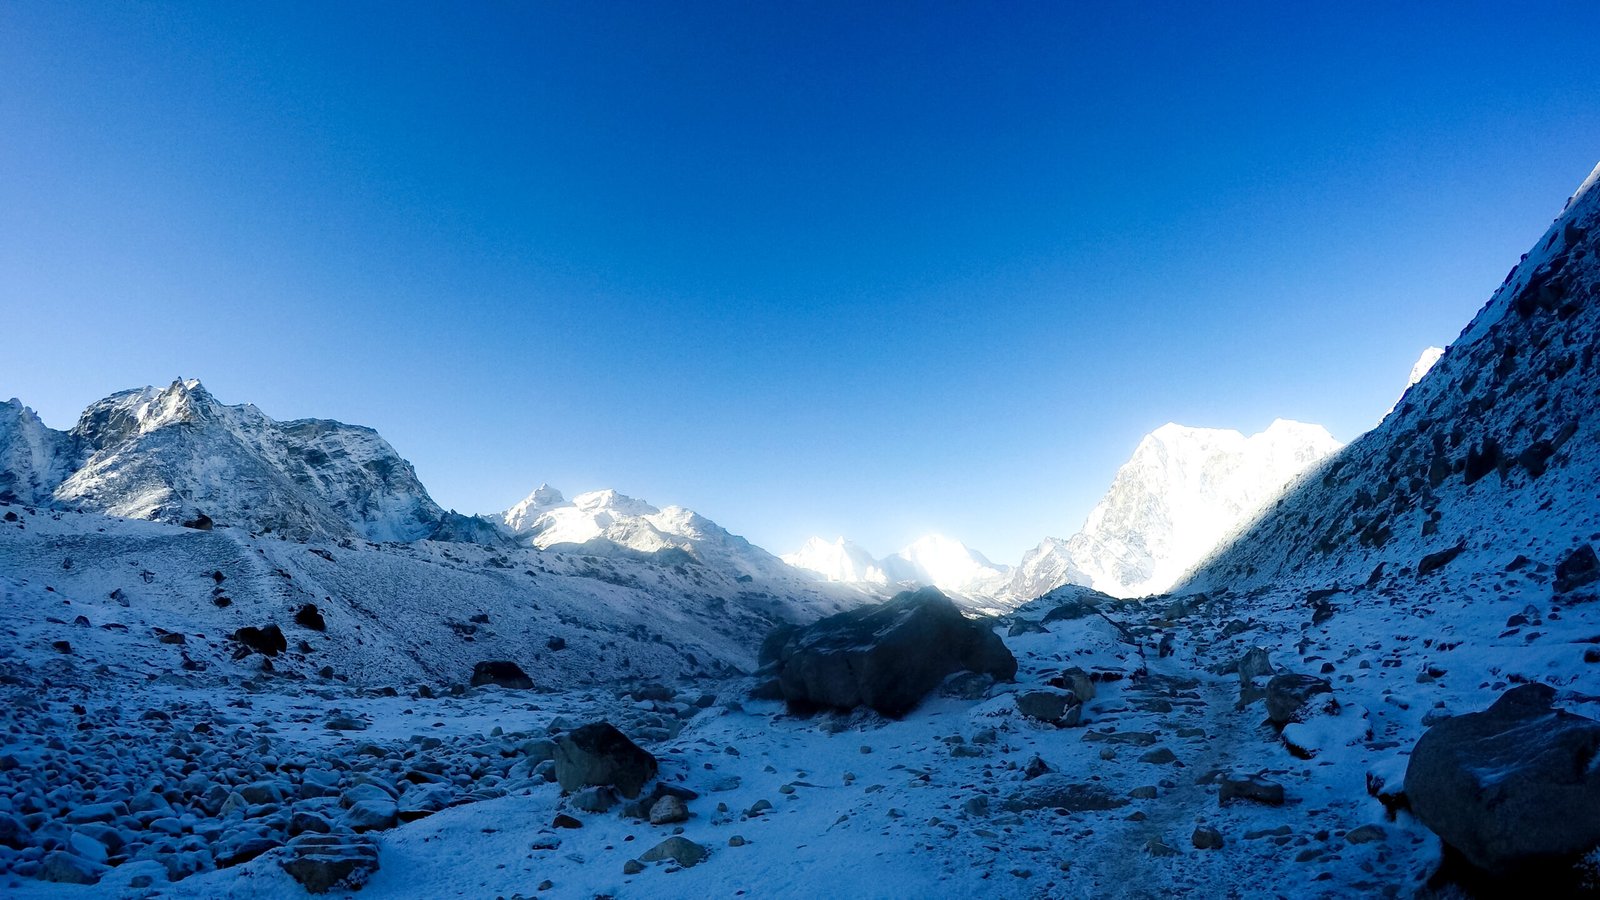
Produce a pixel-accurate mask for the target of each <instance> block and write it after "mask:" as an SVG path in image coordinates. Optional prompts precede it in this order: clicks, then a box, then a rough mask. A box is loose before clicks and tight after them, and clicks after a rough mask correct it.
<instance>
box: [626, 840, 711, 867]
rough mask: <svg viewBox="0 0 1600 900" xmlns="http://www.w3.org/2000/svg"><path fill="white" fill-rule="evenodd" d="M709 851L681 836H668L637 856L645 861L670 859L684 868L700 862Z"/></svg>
mask: <svg viewBox="0 0 1600 900" xmlns="http://www.w3.org/2000/svg"><path fill="white" fill-rule="evenodd" d="M709 854H710V851H708V850H706V848H704V847H702V846H700V845H699V844H696V843H695V842H694V841H691V840H689V839H688V838H686V837H683V836H681V835H680V836H676V837H669V838H667V839H666V840H664V841H662V842H661V843H659V844H657V845H655V846H654V847H651V848H650V849H649V850H646V851H645V852H644V854H643V855H642V856H640V857H639V858H640V859H641V860H643V861H645V862H660V861H662V860H666V859H670V860H672V861H674V862H676V863H677V864H678V865H680V866H683V867H684V868H685V869H687V868H691V867H693V866H695V865H698V864H699V863H700V862H702V861H703V860H704V859H705V858H706V856H708V855H709Z"/></svg>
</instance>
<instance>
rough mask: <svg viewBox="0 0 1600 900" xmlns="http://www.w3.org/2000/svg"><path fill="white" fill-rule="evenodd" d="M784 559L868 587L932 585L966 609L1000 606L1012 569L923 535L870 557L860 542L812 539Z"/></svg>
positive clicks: (963, 547)
mask: <svg viewBox="0 0 1600 900" xmlns="http://www.w3.org/2000/svg"><path fill="white" fill-rule="evenodd" d="M783 561H784V562H786V563H788V564H789V565H791V566H794V567H795V568H798V569H803V570H805V571H806V572H808V573H810V574H811V575H813V576H815V577H817V578H819V579H820V580H823V581H830V582H840V583H845V584H855V585H859V586H862V587H865V588H868V589H873V588H879V587H885V586H898V587H913V586H929V587H936V588H938V589H939V590H941V591H944V592H945V593H947V594H951V595H953V596H955V597H956V598H957V599H958V600H960V601H963V602H964V603H965V605H967V606H968V607H970V608H982V609H989V608H1003V607H1005V606H1006V605H1007V604H1005V603H997V602H996V601H1000V600H1002V599H1004V597H1005V595H1004V593H1003V592H1004V589H1005V586H1006V583H1007V580H1008V578H1009V577H1010V572H1011V568H1010V567H1009V566H1003V565H997V564H995V563H993V562H990V561H989V559H988V557H986V556H984V555H983V554H982V553H979V552H978V551H976V550H974V549H972V548H971V547H968V546H967V545H966V544H963V543H961V542H960V541H958V540H955V539H954V538H949V537H945V536H944V535H940V534H929V535H924V536H922V537H920V538H918V539H916V540H915V541H912V542H911V543H910V544H909V545H907V546H906V547H904V548H903V549H901V550H900V552H898V553H895V554H892V555H890V556H886V557H884V558H882V559H874V558H873V557H872V554H870V553H868V552H867V551H866V549H864V548H863V547H861V546H860V545H858V544H855V543H852V542H850V541H847V540H845V539H844V538H842V537H841V538H838V539H837V540H835V541H831V542H830V541H826V540H823V539H822V538H817V537H814V538H811V539H810V540H808V541H806V543H805V546H803V547H801V548H800V549H799V550H796V551H795V552H793V553H788V554H785V555H784V556H783Z"/></svg>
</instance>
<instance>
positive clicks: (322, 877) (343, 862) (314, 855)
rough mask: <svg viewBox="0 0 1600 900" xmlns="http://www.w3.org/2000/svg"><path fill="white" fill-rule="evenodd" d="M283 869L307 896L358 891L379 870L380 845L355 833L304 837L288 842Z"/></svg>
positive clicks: (307, 835)
mask: <svg viewBox="0 0 1600 900" xmlns="http://www.w3.org/2000/svg"><path fill="white" fill-rule="evenodd" d="M288 849H289V858H288V859H287V860H285V861H284V862H283V870H284V871H285V872H288V873H289V875H290V877H292V878H293V879H294V880H295V881H298V882H300V884H301V886H302V887H304V888H305V889H306V891H307V892H308V893H312V894H325V893H327V892H328V891H331V890H334V889H336V888H337V889H341V890H357V889H359V888H360V887H361V886H362V885H364V884H366V883H367V879H368V878H370V877H371V876H372V873H373V872H376V871H378V842H377V841H376V840H374V839H372V838H368V837H358V836H356V835H353V834H303V835H301V836H300V837H297V838H295V839H294V840H292V841H290V842H289V846H288Z"/></svg>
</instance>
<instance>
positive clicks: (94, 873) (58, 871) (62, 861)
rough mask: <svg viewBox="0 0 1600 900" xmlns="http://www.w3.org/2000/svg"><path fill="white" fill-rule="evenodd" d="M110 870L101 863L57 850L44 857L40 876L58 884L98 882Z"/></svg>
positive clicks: (44, 879) (42, 879)
mask: <svg viewBox="0 0 1600 900" xmlns="http://www.w3.org/2000/svg"><path fill="white" fill-rule="evenodd" d="M109 871H111V870H110V868H109V867H107V866H104V865H101V864H100V863H97V862H91V861H89V860H87V859H84V858H83V857H81V856H76V855H74V854H71V853H68V852H66V851H64V850H57V851H55V852H53V853H51V854H49V855H48V856H46V857H45V858H44V862H43V863H42V864H41V865H40V866H39V875H38V878H39V880H40V881H53V882H55V883H57V884H97V883H99V881H100V878H101V876H103V875H105V873H107V872H109Z"/></svg>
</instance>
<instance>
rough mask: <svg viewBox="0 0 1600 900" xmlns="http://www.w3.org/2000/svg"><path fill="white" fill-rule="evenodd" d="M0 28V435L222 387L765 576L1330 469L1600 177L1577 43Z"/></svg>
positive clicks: (1047, 10) (1587, 72)
mask: <svg viewBox="0 0 1600 900" xmlns="http://www.w3.org/2000/svg"><path fill="white" fill-rule="evenodd" d="M1224 5H1225V6H1227V7H1228V9H1227V10H1225V11H1220V12H1205V13H1202V12H1201V11H1200V8H1199V6H1197V5H1196V4H1190V3H1173V4H1163V3H1128V4H1123V3H1109V4H1108V3H1094V4H1090V3H1082V4H1074V3H1041V4H1027V3H1005V4H994V3H973V4H956V5H943V4H934V3H908V4H904V5H899V4H887V3H882V4H880V3H843V4H838V5H832V4H814V3H754V2H740V3H731V4H719V3H705V2H691V3H684V4H669V3H658V2H646V3H637V4H632V3H629V4H617V3H588V2H584V3H573V4H560V3H492V2H481V3H467V4H443V3H440V4H435V5H417V4H407V3H399V4H395V3H373V4H364V3H353V2H336V3H315V4H311V3H307V4H292V3H183V4H167V3H101V2H85V3H59V2H33V0H22V2H19V0H6V2H3V3H0V322H3V323H4V326H3V327H4V341H3V347H4V352H3V360H4V362H3V363H0V397H9V396H12V395H16V396H18V397H20V398H22V399H23V400H24V401H25V402H27V403H29V404H30V405H32V406H34V407H35V408H36V409H38V410H39V412H40V413H41V415H43V417H44V419H45V421H46V422H47V423H49V424H51V425H54V426H56V427H67V426H68V425H70V424H71V423H72V421H73V420H74V419H75V417H76V415H77V413H78V412H79V410H81V408H82V407H83V406H85V405H86V404H88V403H89V402H91V401H93V400H95V399H97V398H99V397H101V396H104V395H105V394H108V393H110V392H111V391H113V390H117V389H122V388H126V387H132V386H137V385H143V384H147V383H152V382H154V383H165V382H168V381H170V380H171V379H173V378H174V377H177V376H179V375H182V376H185V377H199V378H201V379H203V380H204V381H205V382H206V384H207V385H208V386H209V387H210V388H211V389H212V391H213V392H214V393H215V394H216V395H217V396H218V397H220V398H221V399H223V400H224V401H227V402H243V401H251V402H254V403H256V404H257V405H258V406H260V407H261V408H262V409H263V410H265V411H266V412H267V413H268V414H269V415H273V416H276V417H279V418H295V417H304V416H322V417H331V418H338V419H342V420H345V421H350V422H358V423H362V424H367V425H372V426H374V427H376V428H378V429H379V430H380V431H381V432H382V433H383V434H384V435H385V436H386V437H388V438H389V440H390V441H391V442H392V443H393V444H394V445H395V446H396V447H397V448H398V449H399V451H400V452H401V453H402V454H403V455H405V456H406V457H407V458H409V459H410V460H412V462H414V463H415V464H416V467H417V470H418V472H419V473H420V474H421V476H422V478H423V480H424V481H425V483H427V484H428V485H429V487H430V488H431V489H432V491H433V493H434V495H435V497H436V498H437V499H438V500H439V501H440V502H441V503H443V504H445V505H447V506H452V507H456V508H458V509H461V510H465V511H488V510H495V509H500V508H504V507H506V506H508V505H509V504H511V503H513V502H515V501H516V500H518V499H519V498H520V497H521V496H522V495H523V494H524V493H526V492H527V491H528V490H529V489H530V488H532V487H533V486H534V485H536V484H538V483H539V482H541V481H549V482H551V483H552V484H555V485H557V486H558V487H561V488H563V489H564V490H566V491H568V492H569V493H574V492H577V491H581V490H585V489H593V488H599V487H616V488H618V489H620V490H622V491H624V492H627V493H631V494H634V495H637V496H641V497H644V498H646V499H649V500H651V501H653V502H655V503H657V504H666V503H680V504H683V505H687V506H691V507H693V508H696V509H698V510H700V511H702V512H704V513H705V514H707V515H709V516H711V517H712V518H714V519H716V520H718V521H719V522H721V523H723V524H724V525H726V526H728V527H729V528H730V529H732V530H734V531H735V532H739V533H743V534H745V535H747V536H749V537H750V538H751V539H753V540H755V541H757V542H758V543H761V544H763V545H764V546H767V547H769V549H772V550H774V551H778V552H781V551H784V550H787V549H791V548H792V547H793V546H794V545H797V544H798V543H799V542H800V541H801V540H803V539H804V538H805V537H806V536H807V535H809V534H812V533H819V534H824V535H828V536H831V535H834V534H837V533H844V534H848V535H851V536H854V537H855V538H857V539H858V540H860V541H861V542H863V543H865V544H866V545H867V546H868V547H869V548H871V549H873V550H874V551H875V552H877V553H880V554H882V553H888V552H890V551H892V550H894V549H896V548H897V547H898V546H900V545H902V544H904V543H906V542H908V541H909V540H911V539H912V538H914V537H916V536H917V535H918V534H920V533H921V532H923V531H930V530H937V531H942V532H945V533H948V534H950V535H952V536H955V537H958V538H961V539H963V540H965V541H967V542H968V543H969V544H972V545H973V546H976V547H977V548H979V549H981V550H983V551H984V552H986V553H988V554H989V555H991V556H993V557H994V558H996V559H997V560H1001V561H1012V562H1014V561H1015V558H1016V557H1017V556H1019V555H1020V553H1021V552H1022V550H1023V549H1025V548H1026V547H1028V546H1031V545H1032V544H1034V543H1035V542H1037V540H1038V539H1039V538H1041V537H1042V536H1044V535H1046V534H1053V535H1061V536H1064V535H1066V534H1069V533H1071V532H1072V531H1074V530H1076V529H1077V527H1078V526H1079V525H1080V524H1081V522H1082V519H1083V516H1084V515H1085V514H1086V513H1087V511H1088V509H1089V507H1090V506H1091V505H1092V504H1093V502H1094V500H1095V499H1096V498H1097V496H1098V495H1099V493H1100V492H1101V491H1103V490H1104V488H1105V486H1106V485H1107V483H1108V481H1109V479H1110V477H1111V474H1112V472H1113V471H1114V469H1115V468H1116V466H1117V465H1118V464H1119V463H1120V462H1121V461H1122V460H1123V459H1124V458H1125V457H1126V456H1127V454H1128V453H1129V452H1130V451H1131V450H1132V448H1133V446H1134V445H1135V443H1137V441H1138V439H1139V437H1140V436H1141V435H1142V434H1143V433H1145V432H1147V431H1149V430H1151V429H1153V428H1155V427H1157V426H1159V425H1161V424H1162V423H1164V422H1167V421H1169V420H1174V421H1178V422H1182V423H1185V424H1191V425H1207V426H1224V427H1233V428H1239V429H1242V430H1246V431H1253V430H1258V429H1260V428H1261V427H1264V426H1265V425H1266V424H1267V423H1268V422H1270V421H1271V420H1272V419H1273V418H1274V417H1277V416H1283V417H1288V418H1296V419H1301V420H1305V421H1312V422H1320V423H1322V424H1325V425H1327V426H1328V427H1329V428H1330V430H1332V431H1333V432H1334V434H1335V435H1336V436H1338V437H1340V438H1342V439H1349V438H1352V437H1354V436H1355V435H1356V434H1358V433H1360V432H1361V431H1362V430H1364V429H1365V428H1366V427H1368V426H1369V425H1370V424H1372V423H1373V422H1374V421H1375V420H1376V418H1377V417H1378V416H1379V415H1381V414H1382V412H1383V411H1384V410H1386V409H1387V408H1388V406H1389V404H1390V403H1391V402H1392V400H1393V399H1394V396H1395V394H1396V393H1397V392H1398V391H1399V390H1400V388H1401V386H1402V384H1403V382H1404V378H1405V375H1406V372H1407V370H1408V369H1409V367H1410V365H1411V363H1412V361H1413V360H1414V359H1415V357H1416V356H1417V354H1418V352H1419V351H1420V350H1421V349H1422V348H1423V347H1424V346H1425V345H1427V344H1430V343H1441V344H1442V343H1445V342H1448V341H1450V340H1451V339H1453V338H1454V337H1455V336H1456V334H1457V333H1458V332H1459V330H1460V328H1461V327H1462V326H1463V325H1464V324H1465V323H1466V321H1467V320H1468V318H1470V316H1471V315H1472V314H1473V312H1474V311H1475V310H1476V309H1477V308H1478V307H1479V305H1480V304H1481V303H1482V302H1483V300H1484V299H1485V298H1486V297H1487V295H1488V293H1489V292H1490V290H1491V289H1492V288H1494V287H1495V286H1496V285H1497V284H1499V282H1500V280H1501V278H1502V276H1503V275H1504V274H1505V272H1506V270H1507V269H1508V268H1510V266H1511V265H1512V263H1514V262H1516V260H1517V257H1518V255H1519V254H1520V253H1522V252H1523V251H1525V250H1526V249H1527V248H1528V246H1529V245H1531V243H1532V242H1533V241H1534V239H1535V238H1536V237H1537V236H1538V235H1539V233H1540V232H1541V231H1542V230H1543V229H1544V227H1545V226H1546V224H1547V223H1548V222H1549V220H1550V218H1551V217H1552V216H1553V215H1555V213H1556V212H1557V211H1558V210H1559V208H1560V206H1561V203H1562V201H1563V200H1564V199H1565V198H1566V196H1567V195H1568V193H1570V191H1571V189H1572V188H1574V187H1575V186H1576V185H1577V184H1578V182H1579V181H1580V180H1581V179H1582V178H1583V177H1584V176H1585V175H1586V174H1587V173H1588V171H1589V169H1590V167H1591V166H1592V165H1593V164H1594V163H1595V161H1596V160H1597V159H1600V103H1597V102H1596V98H1600V66H1597V65H1595V62H1596V55H1595V47H1594V35H1595V34H1596V33H1600V5H1597V4H1595V3H1593V2H1575V3H1541V2H1531V3H1526V4H1505V3H1483V4H1479V3H1462V2H1449V3H1438V4H1421V3H1417V4H1391V3H1381V4H1373V5H1370V6H1363V5H1360V4H1346V3H1334V4H1283V3H1268V4H1261V5H1259V6H1252V5H1249V4H1242V3H1241V4H1224Z"/></svg>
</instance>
